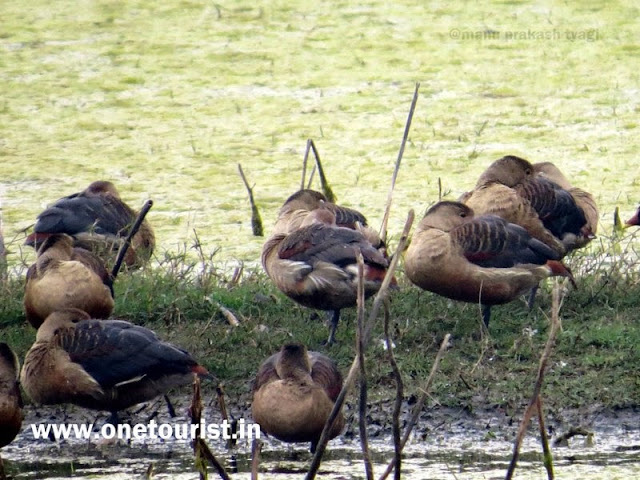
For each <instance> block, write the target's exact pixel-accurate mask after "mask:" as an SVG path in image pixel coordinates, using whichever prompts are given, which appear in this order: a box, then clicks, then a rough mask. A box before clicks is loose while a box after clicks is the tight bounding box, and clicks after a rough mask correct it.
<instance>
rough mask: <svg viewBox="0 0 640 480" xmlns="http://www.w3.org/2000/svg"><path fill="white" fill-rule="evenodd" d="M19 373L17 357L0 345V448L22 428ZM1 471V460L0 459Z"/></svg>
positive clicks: (6, 346) (6, 347)
mask: <svg viewBox="0 0 640 480" xmlns="http://www.w3.org/2000/svg"><path fill="white" fill-rule="evenodd" d="M19 372H20V364H19V362H18V357H16V354H15V353H13V351H12V350H11V349H10V348H9V346H8V345H7V344H6V343H0V448H2V447H4V446H5V445H9V443H11V441H12V440H13V439H14V438H15V437H16V435H18V432H20V427H21V426H22V398H21V396H20V388H19V386H18V374H19ZM1 471H2V460H1V459H0V472H1Z"/></svg>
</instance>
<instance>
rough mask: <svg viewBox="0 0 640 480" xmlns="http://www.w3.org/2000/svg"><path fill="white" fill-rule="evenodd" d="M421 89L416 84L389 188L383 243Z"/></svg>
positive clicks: (381, 237)
mask: <svg viewBox="0 0 640 480" xmlns="http://www.w3.org/2000/svg"><path fill="white" fill-rule="evenodd" d="M419 89H420V83H419V82H417V83H416V87H415V90H414V91H413V99H412V100H411V107H410V108H409V116H408V117H407V123H406V124H405V127H404V134H403V135H402V142H401V143H400V151H399V152H398V158H397V159H396V166H395V168H394V169H393V174H392V175H391V187H390V188H389V194H388V196H387V205H386V207H385V209H384V216H383V217H382V225H381V226H380V239H381V240H382V242H383V243H384V242H386V241H387V224H388V223H389V214H390V212H391V200H392V198H393V190H394V189H395V187H396V179H397V178H398V171H399V170H400V162H401V161H402V155H404V147H405V145H406V144H407V139H408V138H409V129H410V128H411V120H412V119H413V112H414V111H415V109H416V103H417V101H418V90H419Z"/></svg>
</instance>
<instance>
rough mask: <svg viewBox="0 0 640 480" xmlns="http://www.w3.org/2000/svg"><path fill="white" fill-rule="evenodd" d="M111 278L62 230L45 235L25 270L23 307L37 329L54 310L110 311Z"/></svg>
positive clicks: (96, 313) (105, 314)
mask: <svg viewBox="0 0 640 480" xmlns="http://www.w3.org/2000/svg"><path fill="white" fill-rule="evenodd" d="M113 306H114V302H113V279H112V277H111V274H110V273H109V272H108V271H107V269H106V267H105V265H104V263H103V262H102V260H101V259H100V258H98V257H97V256H96V255H94V254H93V253H91V252H90V251H88V250H85V249H83V248H79V247H74V246H73V239H72V238H71V237H70V236H69V235H67V234H64V233H57V234H53V235H50V236H48V237H47V238H46V239H45V240H44V242H43V243H42V245H41V246H40V248H39V249H38V258H37V259H36V262H35V263H34V264H33V265H31V266H30V267H29V269H28V270H27V281H26V284H25V294H24V308H25V313H26V317H27V320H28V321H29V323H30V324H31V325H33V327H34V328H38V327H39V326H40V325H41V324H42V322H43V321H44V319H45V318H47V317H48V316H49V315H50V314H51V313H53V312H55V311H56V310H61V309H64V308H79V309H81V310H84V311H85V312H87V313H89V315H91V316H92V317H94V318H107V317H108V316H109V315H110V314H111V312H112V311H113Z"/></svg>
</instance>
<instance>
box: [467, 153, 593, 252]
mask: <svg viewBox="0 0 640 480" xmlns="http://www.w3.org/2000/svg"><path fill="white" fill-rule="evenodd" d="M463 202H464V203H465V204H466V205H468V206H469V207H471V208H472V209H473V210H474V211H475V212H476V215H483V214H491V215H498V216H499V217H502V218H504V219H505V220H507V221H508V222H511V223H515V224H517V225H520V226H522V227H524V228H525V229H526V230H527V231H528V232H529V234H530V235H531V236H533V237H535V238H537V239H538V240H540V241H542V242H544V243H546V244H547V245H548V246H549V247H551V248H553V249H554V250H555V251H556V252H557V253H558V254H559V255H561V256H564V255H565V254H566V253H567V250H568V248H569V247H570V245H565V244H564V243H563V239H565V238H567V239H571V241H573V238H575V237H576V236H578V235H580V234H581V231H582V229H583V227H584V226H585V224H586V222H587V220H586V218H585V214H584V212H583V211H582V210H581V209H580V208H579V207H578V206H577V205H576V201H575V199H574V198H573V197H572V195H571V194H570V193H569V192H568V191H567V190H565V189H563V188H561V187H560V186H559V185H557V184H556V183H554V182H553V181H551V180H550V179H549V178H547V177H545V176H544V175H538V174H536V170H535V168H534V166H533V165H532V164H531V163H529V162H528V161H527V160H525V159H523V158H520V157H516V156H514V155H507V156H505V157H502V158H500V159H499V160H496V161H495V162H493V163H492V164H491V165H490V166H489V167H488V168H487V169H486V170H485V171H484V172H483V173H482V175H481V176H480V178H479V179H478V182H477V183H476V187H475V189H474V190H473V191H471V192H469V193H467V194H465V195H464V196H463ZM569 234H570V235H569Z"/></svg>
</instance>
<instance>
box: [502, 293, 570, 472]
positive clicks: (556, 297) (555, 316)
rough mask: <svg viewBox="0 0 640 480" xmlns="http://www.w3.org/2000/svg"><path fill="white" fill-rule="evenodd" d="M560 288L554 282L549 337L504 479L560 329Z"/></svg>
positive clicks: (512, 465) (513, 461) (515, 456)
mask: <svg viewBox="0 0 640 480" xmlns="http://www.w3.org/2000/svg"><path fill="white" fill-rule="evenodd" d="M560 288H561V287H560V284H559V283H556V284H555V286H554V288H553V295H552V301H551V329H550V330H549V337H548V338H547V343H546V345H545V346H544V350H543V352H542V356H541V357H540V363H539V364H538V373H537V375H536V381H535V384H534V387H533V394H532V395H531V400H530V401H529V405H528V406H527V409H526V410H525V413H524V417H523V418H522V422H521V423H520V428H519V429H518V435H517V436H516V441H515V443H514V446H513V454H512V456H511V462H510V463H509V468H508V469H507V474H506V476H505V480H510V479H511V478H513V472H514V471H515V468H516V465H517V463H518V455H519V454H520V446H521V445H522V440H523V439H524V436H525V434H526V432H527V427H528V425H529V422H530V421H531V417H532V415H533V413H534V411H535V409H536V405H537V402H538V397H539V396H540V390H541V389H542V381H543V379H544V371H545V369H546V367H547V362H548V361H549V357H550V356H551V350H552V348H553V344H554V343H555V340H556V337H557V335H558V331H559V330H560V316H559V312H560ZM545 460H546V459H545Z"/></svg>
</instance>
